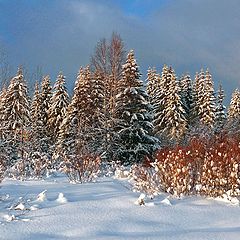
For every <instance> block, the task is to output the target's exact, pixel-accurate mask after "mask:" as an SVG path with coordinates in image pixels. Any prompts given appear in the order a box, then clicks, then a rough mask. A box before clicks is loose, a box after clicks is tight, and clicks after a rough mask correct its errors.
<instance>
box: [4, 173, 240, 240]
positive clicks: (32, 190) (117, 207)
mask: <svg viewBox="0 0 240 240" xmlns="http://www.w3.org/2000/svg"><path fill="white" fill-rule="evenodd" d="M1 185H2V188H1V189H0V239H3V240H7V239H17V240H21V239H22V240H23V239H24V240H26V239H34V240H38V239H64V240H66V239H74V240H77V239H81V240H82V239H174V240H176V239H181V240H184V239H209V240H212V239H215V240H216V239H227V240H231V239H240V207H239V204H235V205H234V204H232V203H230V202H229V203H228V202H223V201H217V200H211V199H204V198H201V197H189V198H184V199H181V200H178V199H173V198H171V197H168V196H167V195H165V194H162V195H160V196H159V197H157V198H156V199H154V200H148V199H147V200H146V204H145V205H143V206H140V205H136V203H135V202H136V200H137V199H138V197H139V195H140V194H139V193H133V192H132V191H131V190H130V189H129V188H128V185H127V183H126V181H123V180H117V179H113V178H102V179H99V180H98V181H97V182H96V183H86V184H82V185H80V184H70V183H68V181H67V179H66V178H64V177H56V178H52V179H48V180H44V181H25V182H21V181H15V180H8V179H7V180H4V181H3V183H2V184H1Z"/></svg>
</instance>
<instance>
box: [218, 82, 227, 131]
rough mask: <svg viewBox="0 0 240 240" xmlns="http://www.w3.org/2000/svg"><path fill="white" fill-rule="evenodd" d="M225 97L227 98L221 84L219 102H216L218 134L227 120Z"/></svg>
mask: <svg viewBox="0 0 240 240" xmlns="http://www.w3.org/2000/svg"><path fill="white" fill-rule="evenodd" d="M224 97H225V95H224V90H223V88H222V85H221V84H220V85H219V89H218V94H217V101H216V119H215V131H216V132H217V133H219V132H221V130H222V129H223V127H224V125H225V123H226V119H227V117H226V113H225V109H226V107H225V106H224V104H223V100H224Z"/></svg>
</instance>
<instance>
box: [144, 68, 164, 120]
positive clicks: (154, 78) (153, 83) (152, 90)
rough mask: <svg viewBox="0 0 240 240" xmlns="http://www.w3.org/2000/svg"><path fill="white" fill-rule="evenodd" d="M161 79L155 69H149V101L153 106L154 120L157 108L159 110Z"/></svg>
mask: <svg viewBox="0 0 240 240" xmlns="http://www.w3.org/2000/svg"><path fill="white" fill-rule="evenodd" d="M160 80H161V77H160V75H159V74H158V73H157V72H156V69H155V68H149V69H148V74H147V94H148V95H149V101H150V104H151V108H152V110H151V114H152V118H153V116H154V113H155V107H156V108H158V105H157V100H158V98H157V96H158V95H157V92H158V91H159V83H160Z"/></svg>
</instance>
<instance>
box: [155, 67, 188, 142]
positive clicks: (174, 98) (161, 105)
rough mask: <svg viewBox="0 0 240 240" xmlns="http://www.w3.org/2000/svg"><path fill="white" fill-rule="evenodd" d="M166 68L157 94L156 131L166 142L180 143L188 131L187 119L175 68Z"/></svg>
mask: <svg viewBox="0 0 240 240" xmlns="http://www.w3.org/2000/svg"><path fill="white" fill-rule="evenodd" d="M165 68H166V67H164V69H163V74H162V79H161V82H160V87H161V89H159V91H160V94H159V96H157V97H158V101H157V102H156V105H158V107H156V108H155V120H154V125H155V133H156V134H157V136H159V137H160V139H161V140H162V141H163V142H164V144H170V143H179V142H180V141H181V140H182V139H183V137H184V134H185V132H186V128H187V120H186V118H185V110H184V108H183V103H182V101H181V96H180V87H179V85H178V82H177V81H176V76H175V73H174V70H173V69H172V68H171V67H170V68H168V69H166V70H165ZM164 71H166V73H164ZM157 94H158V93H157Z"/></svg>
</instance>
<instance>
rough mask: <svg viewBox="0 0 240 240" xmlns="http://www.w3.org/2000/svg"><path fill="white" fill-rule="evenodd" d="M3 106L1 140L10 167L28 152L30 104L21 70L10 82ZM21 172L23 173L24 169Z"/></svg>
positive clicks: (24, 157)
mask: <svg viewBox="0 0 240 240" xmlns="http://www.w3.org/2000/svg"><path fill="white" fill-rule="evenodd" d="M3 105H4V110H3V114H2V133H3V134H2V138H3V140H4V141H5V148H6V149H7V152H8V155H9V161H8V166H12V165H13V164H14V163H15V162H16V161H17V160H22V161H24V159H26V155H27V154H28V152H29V149H28V140H29V139H28V137H29V131H30V129H29V127H30V103H29V96H28V90H27V85H26V82H25V80H24V77H23V73H22V69H21V68H19V69H18V72H17V75H16V76H15V77H13V78H12V80H11V82H10V85H9V87H8V89H7V92H6V95H5V99H4V101H3ZM24 167H25V166H24ZM21 171H22V173H24V172H25V168H24V169H21Z"/></svg>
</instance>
